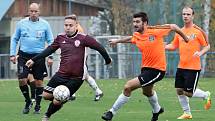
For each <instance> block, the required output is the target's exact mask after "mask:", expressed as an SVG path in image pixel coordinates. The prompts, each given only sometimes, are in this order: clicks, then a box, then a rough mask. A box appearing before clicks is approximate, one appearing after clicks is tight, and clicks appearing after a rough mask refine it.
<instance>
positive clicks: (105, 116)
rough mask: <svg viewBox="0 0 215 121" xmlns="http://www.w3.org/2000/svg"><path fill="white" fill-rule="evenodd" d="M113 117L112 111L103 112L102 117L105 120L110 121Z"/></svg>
mask: <svg viewBox="0 0 215 121" xmlns="http://www.w3.org/2000/svg"><path fill="white" fill-rule="evenodd" d="M112 118H113V113H112V112H111V111H107V112H105V113H104V114H103V116H102V119H103V120H105V121H111V120H112Z"/></svg>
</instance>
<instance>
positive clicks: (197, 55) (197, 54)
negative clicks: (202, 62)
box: [193, 51, 202, 57]
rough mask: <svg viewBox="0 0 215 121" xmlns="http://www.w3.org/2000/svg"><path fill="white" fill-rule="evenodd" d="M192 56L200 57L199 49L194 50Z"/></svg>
mask: <svg viewBox="0 0 215 121" xmlns="http://www.w3.org/2000/svg"><path fill="white" fill-rule="evenodd" d="M193 56H195V57H200V56H202V53H201V52H199V51H196V52H195V53H194V54H193Z"/></svg>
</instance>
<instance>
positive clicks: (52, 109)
mask: <svg viewBox="0 0 215 121" xmlns="http://www.w3.org/2000/svg"><path fill="white" fill-rule="evenodd" d="M62 106H63V105H54V103H53V102H51V103H50V104H49V107H48V110H47V112H46V114H45V115H46V116H48V117H51V115H52V114H54V113H56V112H57V111H58V110H60V109H61V107H62Z"/></svg>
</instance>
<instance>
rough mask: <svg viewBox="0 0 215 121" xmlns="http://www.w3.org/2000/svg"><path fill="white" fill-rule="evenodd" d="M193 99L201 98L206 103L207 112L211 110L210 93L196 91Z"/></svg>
mask: <svg viewBox="0 0 215 121" xmlns="http://www.w3.org/2000/svg"><path fill="white" fill-rule="evenodd" d="M193 97H196V98H201V99H203V100H204V101H205V104H204V108H205V110H209V109H210V108H211V93H210V91H203V90H201V89H199V88H198V89H196V90H195V92H194V94H193Z"/></svg>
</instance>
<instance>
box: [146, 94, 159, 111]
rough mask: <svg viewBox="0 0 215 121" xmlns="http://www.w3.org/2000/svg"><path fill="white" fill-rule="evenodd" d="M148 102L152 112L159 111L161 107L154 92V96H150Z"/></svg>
mask: <svg viewBox="0 0 215 121" xmlns="http://www.w3.org/2000/svg"><path fill="white" fill-rule="evenodd" d="M148 100H149V103H150V104H151V107H152V112H153V113H158V112H159V110H160V109H161V106H160V105H159V103H158V96H157V93H156V92H155V91H154V95H152V96H151V97H148Z"/></svg>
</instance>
